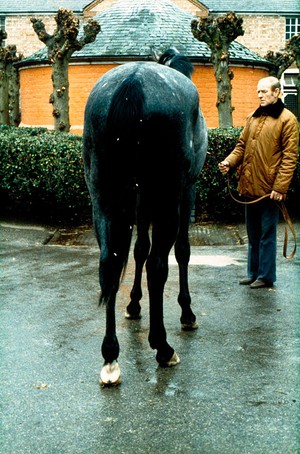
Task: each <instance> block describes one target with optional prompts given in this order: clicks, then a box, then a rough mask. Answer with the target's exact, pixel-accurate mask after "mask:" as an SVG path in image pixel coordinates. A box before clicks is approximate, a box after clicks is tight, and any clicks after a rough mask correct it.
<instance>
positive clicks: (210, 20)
mask: <svg viewBox="0 0 300 454" xmlns="http://www.w3.org/2000/svg"><path fill="white" fill-rule="evenodd" d="M242 24H243V19H242V18H238V17H237V16H236V15H235V13H233V12H232V11H229V12H228V13H226V14H225V15H224V16H218V17H216V16H213V15H208V17H204V18H201V19H200V20H199V21H198V20H193V21H192V23H191V28H192V33H193V35H194V37H195V38H196V39H198V41H204V42H205V43H206V44H207V45H208V47H209V48H210V50H211V62H212V64H213V67H214V70H215V78H216V82H217V108H218V116H219V126H220V127H224V128H228V127H231V126H232V111H233V107H232V104H231V92H232V85H231V80H232V79H233V71H232V70H231V69H229V47H230V44H231V43H232V41H234V40H235V39H236V38H237V37H238V36H242V35H243V34H244V30H243V28H242Z"/></svg>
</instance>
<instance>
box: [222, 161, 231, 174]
mask: <svg viewBox="0 0 300 454" xmlns="http://www.w3.org/2000/svg"><path fill="white" fill-rule="evenodd" d="M219 169H220V171H221V172H222V174H223V175H226V173H228V172H229V169H230V166H229V162H228V161H222V162H220V163H219Z"/></svg>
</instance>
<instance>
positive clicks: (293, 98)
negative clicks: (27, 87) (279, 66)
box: [282, 69, 298, 117]
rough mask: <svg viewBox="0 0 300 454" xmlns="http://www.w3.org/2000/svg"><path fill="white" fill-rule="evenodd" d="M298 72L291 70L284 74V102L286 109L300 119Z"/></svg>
mask: <svg viewBox="0 0 300 454" xmlns="http://www.w3.org/2000/svg"><path fill="white" fill-rule="evenodd" d="M297 80H298V71H297V70H296V69H290V70H287V71H286V72H284V74H283V79H282V83H283V101H284V104H285V105H286V107H287V108H288V109H289V110H291V111H292V112H293V114H294V115H296V117H298V94H297V87H296V84H297Z"/></svg>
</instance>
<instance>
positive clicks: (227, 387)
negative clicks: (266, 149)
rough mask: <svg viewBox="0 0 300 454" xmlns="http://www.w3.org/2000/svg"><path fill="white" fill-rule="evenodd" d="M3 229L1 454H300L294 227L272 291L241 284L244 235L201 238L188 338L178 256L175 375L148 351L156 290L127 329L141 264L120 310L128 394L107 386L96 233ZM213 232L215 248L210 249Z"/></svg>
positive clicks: (225, 232) (168, 301) (170, 304)
mask: <svg viewBox="0 0 300 454" xmlns="http://www.w3.org/2000/svg"><path fill="white" fill-rule="evenodd" d="M0 224H1V226H0V227H1V228H0V235H1V275H2V276H1V306H0V323H1V332H0V350H1V356H0V361H1V363H0V379H1V382H0V383H1V385H0V393H1V394H0V406H1V408H0V413H1V416H0V418H1V426H0V430H1V433H0V453H1V454H8V453H11V454H12V453H14V454H21V453H24V454H28V453H33V454H39V453H41V454H56V453H70V454H73V453H74V454H75V453H76V454H77V453H82V454H83V453H86V454H94V453H99V454H100V453H101V454H102V453H104V452H105V453H107V454H110V453H116V454H119V453H125V454H131V453H137V454H138V453H141V454H142V453H166V454H169V453H170V454H173V453H185V454H186V453H208V454H214V453H218V454H227V453H228V454H234V453H239V454H240V453H251V454H254V453H255V454H256V453H261V454H269V453H270V454H275V453H278V454H279V453H282V454H292V453H293V454H295V453H297V452H299V450H300V442H299V420H298V417H299V337H298V336H299V290H300V279H299V278H300V273H299V270H300V261H299V254H298V255H296V257H295V258H294V259H293V260H290V261H287V260H285V259H283V258H282V257H281V256H280V253H281V244H280V242H281V238H282V237H281V230H280V237H279V244H280V246H279V252H278V283H277V285H276V286H275V287H274V288H272V289H260V290H251V289H249V288H248V287H244V286H239V285H238V280H239V279H240V278H242V277H244V275H245V269H246V258H247V246H246V245H245V244H242V243H244V230H243V227H241V226H236V227H232V226H229V227H228V226H219V227H218V229H217V228H216V226H204V227H198V231H195V230H194V233H193V235H194V236H193V241H192V244H194V245H193V246H192V257H191V265H190V290H191V295H192V300H193V310H194V312H195V313H196V315H197V318H198V321H199V329H198V330H197V331H195V332H182V331H181V330H180V322H179V317H180V310H179V306H178V304H177V292H178V271H177V266H176V263H175V261H174V258H173V257H171V258H170V270H169V280H168V283H167V286H166V290H165V325H166V329H167V332H168V339H169V342H170V344H171V345H172V346H174V348H175V349H176V351H177V353H178V354H179V356H180V358H181V363H180V364H179V365H178V366H176V367H175V368H170V369H163V368H160V367H158V366H157V364H156V361H155V352H153V351H152V350H151V349H150V347H149V345H148V341H147V336H148V303H147V291H146V287H145V279H144V298H143V317H142V319H141V320H140V321H128V320H125V318H124V311H125V307H126V304H127V303H128V298H129V292H130V289H131V284H132V279H133V271H134V268H133V261H132V257H131V259H130V261H129V266H128V269H127V273H126V276H125V279H124V282H123V284H122V286H121V289H120V293H119V298H118V306H117V330H118V337H119V341H120V346H121V353H120V358H119V363H120V366H121V371H122V384H121V385H120V386H119V387H115V388H101V387H100V386H99V384H98V376H99V371H100V369H101V366H102V358H101V354H100V346H101V342H102V336H103V332H104V327H105V318H104V311H103V309H101V308H100V309H99V308H98V294H99V289H98V269H97V267H98V250H97V247H96V244H95V241H94V239H93V235H92V232H91V231H90V230H89V229H88V230H85V229H83V230H82V231H80V232H79V233H78V232H77V233H76V235H77V236H76V235H73V239H72V238H71V240H70V237H72V232H64V231H59V230H55V229H51V228H47V227H44V226H29V225H11V224H8V223H6V222H4V221H3V222H2V223H0ZM199 229H200V230H199ZM205 229H206V230H207V237H209V238H210V239H211V238H212V237H213V235H215V240H212V241H211V242H210V241H206V242H205V241H204V242H202V243H201V238H200V237H201V234H202V235H204V234H205V232H204V231H205ZM297 230H298V232H299V225H297ZM201 232H202V233H201ZM73 233H74V232H73ZM64 235H65V236H66V238H67V237H68V238H69V240H68V239H66V238H65V241H63V236H64ZM75 237H76V239H75ZM218 240H219V241H218ZM211 243H212V244H211ZM219 243H221V244H219ZM196 244H206V245H196Z"/></svg>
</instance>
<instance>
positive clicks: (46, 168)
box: [0, 127, 89, 219]
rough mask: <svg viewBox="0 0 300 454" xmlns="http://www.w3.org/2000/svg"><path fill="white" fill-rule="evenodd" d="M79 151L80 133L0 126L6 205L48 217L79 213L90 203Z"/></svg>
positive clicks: (1, 185)
mask: <svg viewBox="0 0 300 454" xmlns="http://www.w3.org/2000/svg"><path fill="white" fill-rule="evenodd" d="M81 156H82V138H81V137H79V136H76V135H71V134H64V133H55V132H47V131H46V130H45V129H42V128H12V127H10V128H8V127H0V162H1V167H0V190H1V193H2V194H1V196H2V199H3V200H4V202H5V204H6V208H10V209H11V210H14V211H17V212H18V213H21V214H26V213H31V214H33V215H36V214H38V215H41V216H42V217H45V218H49V219H51V218H54V219H55V218H61V217H62V218H64V219H67V218H70V217H71V218H74V217H80V216H81V215H82V213H83V212H85V211H86V210H87V208H88V207H89V197H88V192H87V189H86V185H85V180H84V172H83V163H82V157H81Z"/></svg>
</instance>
